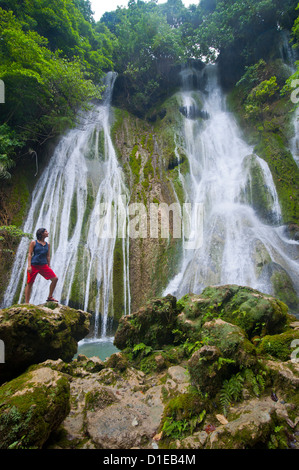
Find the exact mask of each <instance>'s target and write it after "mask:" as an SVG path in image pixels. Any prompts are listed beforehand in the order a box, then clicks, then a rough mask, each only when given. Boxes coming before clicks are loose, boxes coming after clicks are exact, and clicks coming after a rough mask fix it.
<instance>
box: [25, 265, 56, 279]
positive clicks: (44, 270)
mask: <svg viewBox="0 0 299 470" xmlns="http://www.w3.org/2000/svg"><path fill="white" fill-rule="evenodd" d="M38 274H41V275H42V276H43V277H44V278H45V279H53V277H56V274H55V273H54V271H52V269H51V268H49V266H48V265H47V264H39V265H38V264H34V265H31V273H29V272H28V271H27V284H33V282H34V281H35V278H36V276H37V275H38Z"/></svg>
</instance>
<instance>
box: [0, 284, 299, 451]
mask: <svg viewBox="0 0 299 470" xmlns="http://www.w3.org/2000/svg"><path fill="white" fill-rule="evenodd" d="M49 307H51V308H49ZM89 319H90V316H89V314H87V313H86V312H82V311H77V310H74V309H70V308H68V307H63V306H51V305H50V306H49V305H48V306H38V307H34V306H28V305H27V306H24V305H18V306H13V307H11V308H10V309H4V310H0V338H1V339H3V340H4V339H5V341H4V342H5V346H6V349H5V358H6V359H7V362H6V363H5V364H0V377H2V382H3V380H4V379H5V380H7V381H6V382H3V383H2V386H1V387H0V448H2V449H4V448H48V449H49V448H50V449H57V448H58V449H76V448H84V449H93V448H96V449H158V448H161V449H165V448H170V449H174V448H179V449H189V448H190V449H219V448H222V449H254V448H270V449H275V448H294V449H296V448H299V393H298V385H299V354H297V353H296V348H298V345H299V322H298V320H297V319H296V317H295V316H293V315H290V314H289V313H288V308H287V307H286V305H285V304H283V303H282V302H280V301H279V300H277V299H275V298H273V297H271V296H268V295H265V294H262V293H260V292H258V291H255V290H253V289H249V288H244V287H239V286H234V285H228V286H221V287H209V288H207V289H205V291H204V292H203V293H202V294H201V295H187V296H185V297H183V298H182V299H180V300H178V301H177V299H175V297H173V296H170V295H169V296H166V297H164V298H161V299H155V300H153V301H151V302H149V303H148V304H147V305H145V306H144V307H143V308H141V309H140V310H138V311H137V312H136V313H134V314H132V315H130V316H126V317H123V318H122V319H121V321H120V323H119V326H118V330H117V332H116V335H115V345H116V346H117V347H118V348H119V349H120V350H121V352H119V353H116V354H113V355H112V356H111V357H110V358H108V359H107V360H106V361H101V360H100V359H99V358H97V357H94V358H87V357H85V356H78V357H77V359H72V357H73V355H74V354H75V352H76V350H74V343H76V342H77V341H79V340H80V339H82V338H83V337H84V336H86V335H87V331H88V324H89ZM5 335H6V336H5ZM4 336H5V338H4ZM9 338H10V339H11V341H12V342H11V343H9V342H7V341H8V340H9ZM55 338H56V342H55ZM6 342H7V343H6ZM11 345H13V346H11ZM64 345H65V347H64ZM10 347H13V348H16V353H15V354H13V353H12V352H10V351H9V349H10ZM75 349H76V348H75ZM22 350H23V359H24V360H23V361H21V359H22V353H21V351H22ZM297 356H298V358H297ZM25 359H26V360H25ZM20 361H21V362H20ZM30 362H31V364H29V363H30ZM18 363H19V366H17V364H18ZM8 369H10V370H11V371H13V373H14V374H16V375H15V376H14V377H9V379H8V375H9V374H8ZM11 373H12V372H11Z"/></svg>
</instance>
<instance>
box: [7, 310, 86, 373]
mask: <svg viewBox="0 0 299 470" xmlns="http://www.w3.org/2000/svg"><path fill="white" fill-rule="evenodd" d="M90 316H91V315H90V314H89V313H87V312H83V311H82V310H75V309H72V308H70V307H66V306H63V305H57V304H56V306H55V308H54V309H53V303H51V304H49V305H48V306H45V305H39V306H36V305H31V304H24V305H14V306H12V307H9V308H6V309H2V310H0V338H1V339H2V341H3V342H4V344H5V364H0V381H1V382H3V381H5V380H10V379H12V378H14V377H16V376H17V375H19V374H20V373H23V372H24V371H25V370H26V368H27V367H29V366H30V365H32V364H38V363H41V362H44V361H46V360H47V359H53V360H57V359H62V360H63V361H65V362H69V361H71V360H72V358H73V357H74V355H75V354H76V353H77V347H78V341H80V340H81V339H83V338H84V337H85V336H86V335H87V334H88V332H89V321H90Z"/></svg>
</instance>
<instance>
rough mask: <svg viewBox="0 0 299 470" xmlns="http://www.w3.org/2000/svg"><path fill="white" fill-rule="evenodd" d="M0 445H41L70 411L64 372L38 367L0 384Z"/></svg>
mask: <svg viewBox="0 0 299 470" xmlns="http://www.w3.org/2000/svg"><path fill="white" fill-rule="evenodd" d="M0 409H1V413H0V448H2V449H8V448H14V449H28V448H42V446H43V444H44V443H45V442H46V440H47V439H48V437H49V435H50V433H51V432H52V431H53V430H55V429H56V428H57V427H58V426H59V425H60V424H61V422H62V421H63V420H64V419H65V417H66V416H67V414H68V413H69V411H70V386H69V381H68V379H67V377H66V376H64V375H63V374H60V373H58V372H57V371H53V370H51V369H50V368H49V367H41V368H38V369H36V370H33V371H29V372H26V373H24V374H22V375H21V376H19V377H18V378H16V379H14V380H12V381H10V382H7V383H6V384H4V385H2V387H0Z"/></svg>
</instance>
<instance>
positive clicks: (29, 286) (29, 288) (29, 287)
mask: <svg viewBox="0 0 299 470" xmlns="http://www.w3.org/2000/svg"><path fill="white" fill-rule="evenodd" d="M32 286H33V284H32V283H31V284H26V287H25V303H26V304H29V300H30V296H31V291H32Z"/></svg>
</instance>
